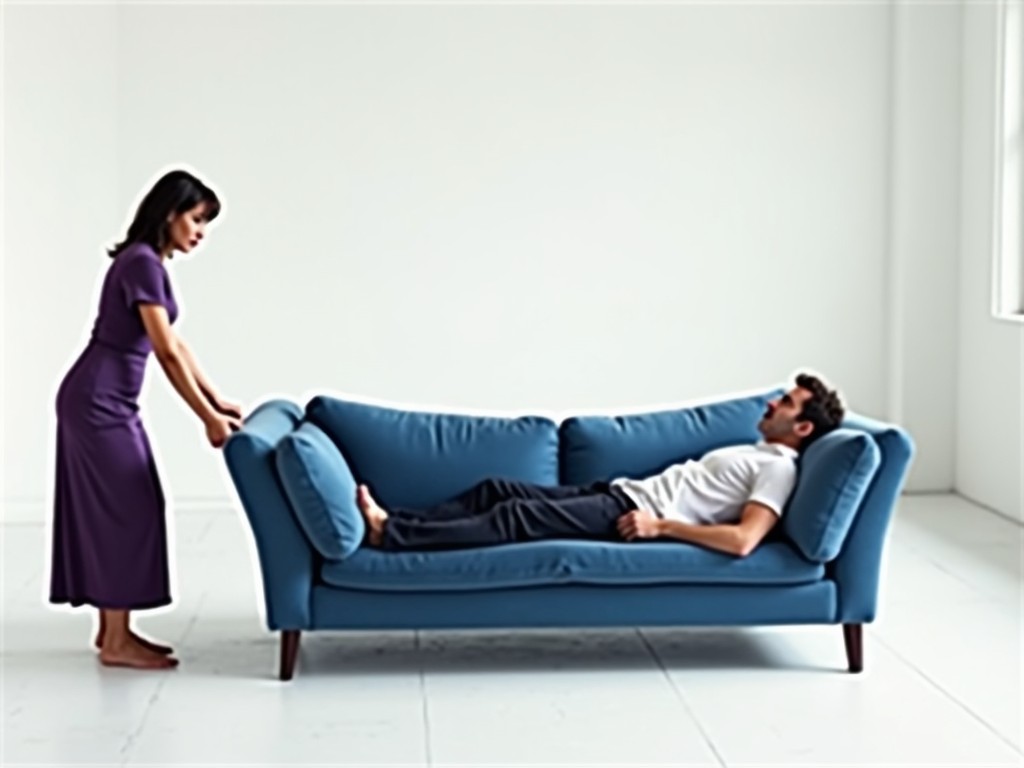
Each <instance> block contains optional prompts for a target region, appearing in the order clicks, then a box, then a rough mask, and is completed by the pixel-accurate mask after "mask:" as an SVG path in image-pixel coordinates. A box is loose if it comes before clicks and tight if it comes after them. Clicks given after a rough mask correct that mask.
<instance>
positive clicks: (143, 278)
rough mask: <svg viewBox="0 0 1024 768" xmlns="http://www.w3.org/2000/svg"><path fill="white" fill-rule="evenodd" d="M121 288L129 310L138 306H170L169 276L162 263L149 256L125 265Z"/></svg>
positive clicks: (134, 259)
mask: <svg viewBox="0 0 1024 768" xmlns="http://www.w3.org/2000/svg"><path fill="white" fill-rule="evenodd" d="M121 288H122V290H123V293H124V303H125V306H127V307H128V309H133V308H134V307H135V305H136V304H160V305H162V306H165V307H166V306H167V305H168V295H167V275H166V273H165V272H164V268H163V266H162V265H161V264H160V262H159V261H157V260H156V259H153V258H150V257H148V256H136V257H135V258H133V259H132V260H131V261H130V262H129V263H128V264H126V265H125V267H124V272H123V274H122V275H121Z"/></svg>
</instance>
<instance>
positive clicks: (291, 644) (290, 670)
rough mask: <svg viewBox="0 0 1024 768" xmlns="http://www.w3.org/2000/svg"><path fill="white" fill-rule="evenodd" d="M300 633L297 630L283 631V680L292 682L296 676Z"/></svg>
mask: <svg viewBox="0 0 1024 768" xmlns="http://www.w3.org/2000/svg"><path fill="white" fill-rule="evenodd" d="M299 637H300V632H299V630H297V629H285V630H282V631H281V679H282V680H291V679H292V676H293V675H294V674H295V658H296V657H297V656H298V655H299Z"/></svg>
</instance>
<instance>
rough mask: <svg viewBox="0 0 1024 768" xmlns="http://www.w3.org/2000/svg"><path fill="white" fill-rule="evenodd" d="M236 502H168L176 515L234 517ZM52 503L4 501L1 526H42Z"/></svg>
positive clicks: (218, 498)
mask: <svg viewBox="0 0 1024 768" xmlns="http://www.w3.org/2000/svg"><path fill="white" fill-rule="evenodd" d="M235 504H236V500H235V499H232V498H230V497H228V496H222V497H221V496H192V497H189V496H186V497H184V498H175V499H168V500H167V509H168V511H173V513H174V514H176V515H179V514H180V515H194V514H203V515H233V514H235ZM49 516H50V502H48V501H47V500H45V499H41V498H40V499H4V500H3V501H2V502H0V524H3V525H42V524H43V523H46V522H47V521H48V520H49Z"/></svg>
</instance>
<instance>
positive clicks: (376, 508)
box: [356, 485, 388, 547]
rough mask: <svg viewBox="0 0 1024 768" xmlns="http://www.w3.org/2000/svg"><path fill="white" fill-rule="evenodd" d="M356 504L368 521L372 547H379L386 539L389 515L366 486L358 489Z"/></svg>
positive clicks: (367, 530)
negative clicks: (385, 532)
mask: <svg viewBox="0 0 1024 768" xmlns="http://www.w3.org/2000/svg"><path fill="white" fill-rule="evenodd" d="M356 504H358V505H359V511H360V512H362V513H363V519H365V520H366V538H367V540H368V541H369V542H370V546H372V547H379V546H380V545H381V542H382V541H383V539H384V524H385V523H386V522H387V520H388V513H387V512H385V511H384V508H383V507H381V505H380V504H378V503H377V501H376V499H374V498H373V496H371V495H370V489H369V488H367V487H366V486H365V485H360V486H359V487H357V488H356Z"/></svg>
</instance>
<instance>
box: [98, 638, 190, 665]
mask: <svg viewBox="0 0 1024 768" xmlns="http://www.w3.org/2000/svg"><path fill="white" fill-rule="evenodd" d="M100 663H101V664H103V666H105V667H131V668H133V669H173V668H174V667H176V666H178V660H177V659H175V658H172V657H171V656H164V655H163V654H160V653H156V652H155V651H151V650H149V649H147V648H144V647H143V646H142V645H140V644H139V643H136V642H134V641H132V640H129V641H127V642H125V643H124V644H123V645H119V646H116V645H112V644H110V643H108V644H107V645H106V646H104V647H103V648H101V649H100Z"/></svg>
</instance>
